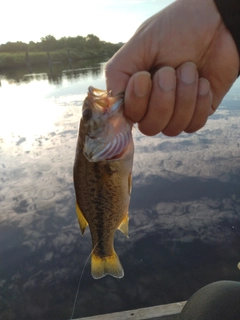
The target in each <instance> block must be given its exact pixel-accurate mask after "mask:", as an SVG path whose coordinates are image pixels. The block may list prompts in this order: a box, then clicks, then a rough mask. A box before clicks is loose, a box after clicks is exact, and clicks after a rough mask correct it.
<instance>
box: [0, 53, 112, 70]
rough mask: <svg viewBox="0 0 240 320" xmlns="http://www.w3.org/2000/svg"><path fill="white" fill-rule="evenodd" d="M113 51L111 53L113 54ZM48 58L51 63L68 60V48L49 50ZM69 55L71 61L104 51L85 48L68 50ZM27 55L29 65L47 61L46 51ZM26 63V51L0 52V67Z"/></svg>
mask: <svg viewBox="0 0 240 320" xmlns="http://www.w3.org/2000/svg"><path fill="white" fill-rule="evenodd" d="M114 53H115V52H113V53H112V54H114ZM49 54H50V59H51V62H52V63H61V62H68V60H69V56H68V50H67V49H62V50H57V51H50V52H49ZM70 55H71V59H72V61H76V60H80V59H89V58H97V57H101V56H102V57H104V56H105V55H106V53H105V52H104V51H100V52H99V51H94V50H87V51H86V50H85V51H77V50H73V49H71V50H70ZM28 57H29V60H30V64H31V65H37V64H44V63H48V54H47V52H46V51H45V52H43V51H39V52H28ZM26 65H27V59H26V53H25V52H16V53H7V52H6V53H5V52H0V69H5V68H13V67H22V66H26Z"/></svg>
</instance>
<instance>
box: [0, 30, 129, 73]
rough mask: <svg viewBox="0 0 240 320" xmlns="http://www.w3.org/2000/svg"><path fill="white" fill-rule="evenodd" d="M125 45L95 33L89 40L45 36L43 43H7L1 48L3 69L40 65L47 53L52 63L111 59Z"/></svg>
mask: <svg viewBox="0 0 240 320" xmlns="http://www.w3.org/2000/svg"><path fill="white" fill-rule="evenodd" d="M122 45H123V43H118V44H114V43H110V42H105V41H100V39H99V38H98V37H97V36H95V35H94V34H88V35H87V36H86V37H82V36H77V37H62V38H60V39H59V40H57V39H56V38H55V37H54V36H52V35H48V36H46V37H42V38H41V41H40V42H33V41H30V42H29V43H24V42H21V41H17V42H7V43H5V44H1V45H0V68H8V67H15V66H22V65H26V63H29V62H30V63H31V64H33V65H34V64H39V63H44V62H46V61H48V57H49V56H47V55H46V52H50V55H51V60H52V62H63V61H68V60H69V59H71V60H73V61H74V60H79V59H87V58H96V57H101V56H103V57H104V56H106V57H111V56H112V55H113V54H114V53H115V52H116V51H117V50H118V49H119V48H120V47H121V46H122Z"/></svg>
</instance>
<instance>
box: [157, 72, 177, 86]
mask: <svg viewBox="0 0 240 320" xmlns="http://www.w3.org/2000/svg"><path fill="white" fill-rule="evenodd" d="M158 85H159V87H160V89H161V90H162V91H165V92H168V91H171V90H173V89H174V88H175V87H176V74H175V70H174V69H173V68H171V67H163V68H161V69H160V70H159V71H158Z"/></svg>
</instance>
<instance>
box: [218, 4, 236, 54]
mask: <svg viewBox="0 0 240 320" xmlns="http://www.w3.org/2000/svg"><path fill="white" fill-rule="evenodd" d="M214 2H215V4H216V6H217V8H218V10H219V12H220V14H221V16H222V19H223V21H224V24H225V26H226V27H227V29H228V30H229V31H230V33H231V34H232V37H233V39H234V41H235V43H236V46H237V49H238V52H239V55H240V0H214Z"/></svg>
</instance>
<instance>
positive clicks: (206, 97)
mask: <svg viewBox="0 0 240 320" xmlns="http://www.w3.org/2000/svg"><path fill="white" fill-rule="evenodd" d="M212 103H213V96H212V92H211V90H210V83H209V82H208V80H207V79H203V78H200V79H199V81H198V96H197V101H196V106H195V110H194V114H193V116H192V119H191V121H190V123H189V125H188V126H187V128H186V129H184V131H185V132H187V133H192V132H195V131H197V130H199V129H201V128H202V127H203V126H204V125H205V123H206V122H207V119H208V116H209V115H211V114H212V113H213V112H212V108H211V106H212Z"/></svg>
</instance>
